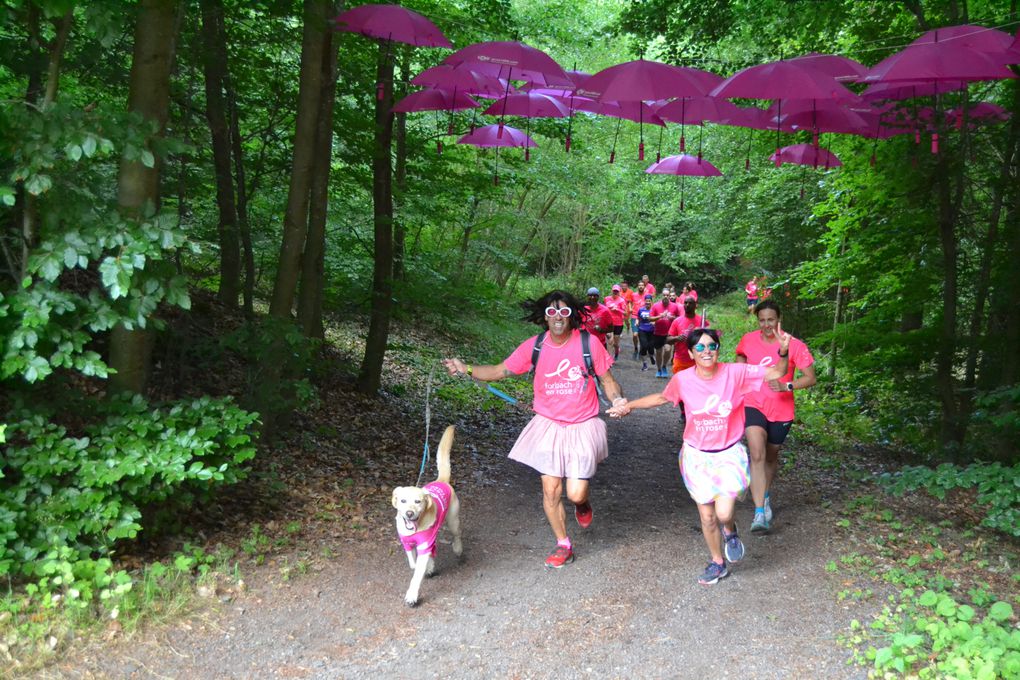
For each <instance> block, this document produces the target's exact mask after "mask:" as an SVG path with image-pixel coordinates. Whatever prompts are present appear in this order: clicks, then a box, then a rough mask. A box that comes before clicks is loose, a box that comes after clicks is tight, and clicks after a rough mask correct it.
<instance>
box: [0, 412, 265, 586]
mask: <svg viewBox="0 0 1020 680" xmlns="http://www.w3.org/2000/svg"><path fill="white" fill-rule="evenodd" d="M95 408H97V409H98V410H99V411H100V413H101V416H102V417H101V419H99V420H97V421H96V422H94V423H88V424H85V425H83V426H82V428H81V431H80V432H79V433H71V432H69V431H68V429H67V428H66V427H64V426H61V425H57V424H55V423H53V422H50V420H49V419H48V418H47V417H45V416H44V415H42V414H40V413H28V412H23V413H19V412H14V413H12V414H10V415H9V416H8V421H9V422H8V423H7V437H8V440H9V442H8V446H7V447H6V448H5V449H4V452H3V455H2V462H3V478H2V479H0V490H2V493H0V575H6V576H8V577H10V578H13V579H15V580H17V581H26V582H28V585H27V586H26V592H28V593H29V594H30V595H39V596H40V597H46V598H49V597H50V596H51V595H56V594H62V597H64V601H65V602H66V603H68V604H70V603H73V602H79V603H81V604H82V606H85V605H87V604H88V603H89V602H91V601H92V599H93V598H94V597H95V596H97V595H98V596H99V597H100V598H103V599H106V598H108V597H113V596H116V595H119V594H122V593H123V592H125V591H126V590H127V589H129V588H130V587H131V580H130V578H128V577H127V575H126V574H124V573H123V572H113V571H112V563H111V561H110V559H109V556H110V555H111V554H112V551H113V548H114V545H115V544H116V542H117V541H119V540H122V539H129V538H134V537H135V536H136V535H137V533H138V532H139V531H141V530H142V528H143V527H142V513H143V510H144V509H145V508H146V507H147V506H149V505H150V504H154V503H167V502H171V501H172V502H173V503H177V504H181V505H187V504H189V503H191V502H194V501H196V500H198V499H201V498H204V497H206V496H207V495H208V494H209V493H210V492H211V491H212V490H213V489H214V488H215V487H216V486H218V485H222V484H230V483H233V482H236V481H237V480H239V479H241V478H243V476H244V474H245V472H244V469H243V467H242V463H244V462H245V461H247V460H249V459H250V458H252V456H254V455H255V448H254V445H253V438H252V437H253V435H252V426H253V424H254V423H255V420H256V417H257V416H256V414H253V413H248V412H245V411H242V410H240V409H238V408H237V407H236V406H235V405H233V403H232V401H231V400H230V399H229V398H227V399H218V400H217V399H211V398H209V397H203V398H200V399H195V400H191V401H184V402H180V403H176V404H170V405H166V406H163V407H159V408H153V407H150V405H149V404H147V403H146V402H145V400H144V399H142V398H141V397H137V396H136V397H134V398H131V399H126V398H125V399H119V400H113V401H111V402H108V403H104V404H97V405H96V406H95ZM44 601H45V600H44ZM51 601H56V600H52V599H51Z"/></svg>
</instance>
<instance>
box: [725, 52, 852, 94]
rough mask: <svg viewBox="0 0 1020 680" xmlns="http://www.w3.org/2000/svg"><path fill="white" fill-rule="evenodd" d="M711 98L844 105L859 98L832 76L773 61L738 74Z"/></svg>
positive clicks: (819, 71) (816, 69)
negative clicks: (836, 102)
mask: <svg viewBox="0 0 1020 680" xmlns="http://www.w3.org/2000/svg"><path fill="white" fill-rule="evenodd" d="M710 96H712V97H727V98H729V97H739V98H742V99H840V100H845V101H852V100H854V99H856V98H857V95H855V94H854V93H853V92H851V91H850V90H848V89H846V87H844V86H843V85H842V84H841V83H839V82H837V81H836V79H835V78H833V77H832V76H830V75H828V74H827V73H824V72H823V71H821V70H819V69H818V68H817V67H815V66H812V65H809V64H804V63H798V62H797V61H773V62H769V63H767V64H759V65H757V66H751V67H750V68H745V69H744V70H743V71H737V72H736V73H734V74H733V75H732V76H730V77H729V78H727V79H726V80H724V81H723V82H722V83H721V84H720V85H719V86H718V87H716V88H715V89H713V90H712V92H711V93H710Z"/></svg>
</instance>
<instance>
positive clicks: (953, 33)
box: [910, 24, 1013, 63]
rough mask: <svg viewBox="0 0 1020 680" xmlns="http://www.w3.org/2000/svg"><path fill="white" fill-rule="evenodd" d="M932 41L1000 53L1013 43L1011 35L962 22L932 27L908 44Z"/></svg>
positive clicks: (922, 43)
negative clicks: (960, 23) (954, 24)
mask: <svg viewBox="0 0 1020 680" xmlns="http://www.w3.org/2000/svg"><path fill="white" fill-rule="evenodd" d="M932 43H939V44H941V45H954V46H958V47H969V48H970V49H972V50H977V51H978V52H991V53H993V54H1001V53H1003V52H1006V51H1007V50H1009V48H1010V46H1011V45H1012V44H1013V36H1011V35H1010V34H1009V33H1006V32H1005V31H1000V30H998V29H995V28H986V27H984V26H973V25H970V24H963V25H962V26H944V27H942V28H936V29H933V30H931V31H928V32H927V33H925V34H924V35H922V36H921V37H920V38H918V39H917V40H915V41H913V42H912V43H910V44H911V45H925V44H932ZM1007 63H1008V62H1007Z"/></svg>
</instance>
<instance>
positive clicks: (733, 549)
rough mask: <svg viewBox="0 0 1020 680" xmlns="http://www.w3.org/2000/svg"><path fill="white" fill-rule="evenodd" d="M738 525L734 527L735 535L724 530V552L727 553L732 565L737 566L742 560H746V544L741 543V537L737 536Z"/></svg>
mask: <svg viewBox="0 0 1020 680" xmlns="http://www.w3.org/2000/svg"><path fill="white" fill-rule="evenodd" d="M736 529H737V525H736V524H734V525H733V533H732V534H728V533H726V529H723V530H722V532H723V551H724V552H725V553H726V559H727V560H729V561H730V563H731V564H736V563H737V562H739V561H740V560H742V559H744V544H743V543H742V542H741V541H740V536H737V531H736Z"/></svg>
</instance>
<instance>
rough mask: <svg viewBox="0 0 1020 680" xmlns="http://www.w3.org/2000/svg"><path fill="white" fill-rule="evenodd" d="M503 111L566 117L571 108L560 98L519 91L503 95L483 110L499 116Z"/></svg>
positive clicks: (490, 114)
mask: <svg viewBox="0 0 1020 680" xmlns="http://www.w3.org/2000/svg"><path fill="white" fill-rule="evenodd" d="M501 112H502V113H505V114H506V115H508V116H522V117H524V118H566V117H567V116H569V115H570V111H569V109H568V108H567V107H566V106H564V105H563V104H562V103H560V102H559V101H558V100H556V99H554V98H553V97H550V96H548V95H544V94H536V93H534V92H518V93H516V94H511V95H508V96H506V97H501V98H500V99H497V100H496V101H494V102H493V103H492V104H491V105H490V106H489V108H487V109H485V110H484V111H482V113H483V114H485V115H487V116H498V115H501Z"/></svg>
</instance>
